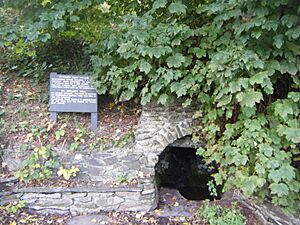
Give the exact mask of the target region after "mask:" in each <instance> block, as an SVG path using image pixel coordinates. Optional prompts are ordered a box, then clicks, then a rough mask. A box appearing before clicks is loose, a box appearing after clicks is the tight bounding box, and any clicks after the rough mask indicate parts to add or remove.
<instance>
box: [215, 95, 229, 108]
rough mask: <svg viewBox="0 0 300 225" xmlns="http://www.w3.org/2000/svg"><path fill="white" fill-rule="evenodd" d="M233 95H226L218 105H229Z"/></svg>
mask: <svg viewBox="0 0 300 225" xmlns="http://www.w3.org/2000/svg"><path fill="white" fill-rule="evenodd" d="M231 99H232V95H224V96H223V97H222V98H221V99H220V100H219V101H218V104H217V107H221V106H224V105H228V104H229V103H230V102H231Z"/></svg>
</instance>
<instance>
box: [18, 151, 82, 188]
mask: <svg viewBox="0 0 300 225" xmlns="http://www.w3.org/2000/svg"><path fill="white" fill-rule="evenodd" d="M55 171H57V175H58V176H63V178H64V179H66V180H69V179H70V178H71V177H75V176H76V175H77V172H78V171H79V169H78V168H76V167H71V168H69V169H67V168H64V167H63V166H62V165H61V163H60V160H59V157H58V155H57V154H56V153H55V151H53V150H52V149H51V147H50V146H47V147H44V146H42V147H40V148H37V147H36V148H34V150H33V152H32V154H31V155H30V156H29V157H28V159H26V160H24V161H23V168H22V169H21V170H19V171H17V172H16V173H15V176H16V177H17V178H18V179H19V180H20V181H25V182H28V181H33V180H45V179H50V178H52V177H53V175H54V172H55Z"/></svg>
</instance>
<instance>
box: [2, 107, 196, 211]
mask: <svg viewBox="0 0 300 225" xmlns="http://www.w3.org/2000/svg"><path fill="white" fill-rule="evenodd" d="M193 113H194V110H193V109H192V108H183V107H182V106H181V104H180V105H172V106H169V107H163V106H159V105H156V104H149V105H147V106H145V107H143V109H142V113H141V117H140V121H139V124H138V126H137V129H136V130H135V141H134V142H133V143H131V144H128V145H126V146H125V147H123V148H116V147H111V148H109V149H106V150H105V151H103V152H91V153H90V152H89V151H86V152H81V153H76V155H75V156H72V157H70V156H69V155H68V154H66V155H63V154H62V153H61V154H62V155H61V156H62V158H63V159H65V160H66V162H67V163H68V164H70V165H75V166H77V167H79V168H80V174H79V175H78V178H77V177H76V179H82V180H86V181H89V182H98V183H101V184H103V185H102V186H101V187H89V186H85V187H80V188H78V187H77V188H58V187H47V188H23V189H15V190H10V191H9V192H2V194H1V193H0V195H2V198H3V196H5V199H12V198H20V199H23V200H24V201H25V202H26V203H27V206H28V207H29V208H31V209H34V210H38V211H41V212H56V213H65V212H71V213H72V214H77V213H83V212H86V213H93V212H97V211H99V210H138V211H149V210H151V209H154V208H155V207H156V206H157V201H158V192H157V187H156V184H155V165H156V163H157V162H158V159H159V155H160V154H161V153H162V152H163V151H164V149H165V148H166V147H167V146H169V145H177V146H178V145H179V146H180V145H190V144H191V143H190V142H188V143H185V142H184V141H182V140H184V137H186V136H188V135H190V134H191V126H192V115H193ZM13 152H14V149H10V150H6V151H4V157H3V159H4V161H6V162H7V163H8V164H10V165H13V164H14V163H13V162H15V164H16V165H18V160H19V158H18V157H15V158H14V154H12V153H13ZM15 155H16V154H15ZM12 169H13V168H12ZM118 175H123V176H125V177H126V179H135V180H136V181H137V183H136V185H133V186H128V187H111V186H109V185H107V184H109V183H111V182H113V181H115V180H116V177H117V176H118ZM0 197H1V196H0Z"/></svg>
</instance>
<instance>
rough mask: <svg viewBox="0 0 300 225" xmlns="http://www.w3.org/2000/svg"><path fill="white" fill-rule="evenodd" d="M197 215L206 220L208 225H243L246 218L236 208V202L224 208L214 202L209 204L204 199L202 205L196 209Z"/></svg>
mask: <svg viewBox="0 0 300 225" xmlns="http://www.w3.org/2000/svg"><path fill="white" fill-rule="evenodd" d="M197 216H198V217H200V218H202V219H204V220H206V221H207V222H208V223H209V224H210V225H244V224H246V218H245V217H244V216H243V214H242V213H241V212H240V210H239V209H238V208H237V205H236V203H233V204H232V206H231V207H229V208H225V207H222V206H220V205H216V204H211V205H210V204H209V201H205V202H204V203H203V206H202V207H201V208H200V209H198V211H197Z"/></svg>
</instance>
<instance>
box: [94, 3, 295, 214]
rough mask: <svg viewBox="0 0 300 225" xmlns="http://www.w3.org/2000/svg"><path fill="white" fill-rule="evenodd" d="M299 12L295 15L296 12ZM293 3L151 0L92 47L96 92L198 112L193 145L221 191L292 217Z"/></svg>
mask: <svg viewBox="0 0 300 225" xmlns="http://www.w3.org/2000/svg"><path fill="white" fill-rule="evenodd" d="M295 6H296V7H295ZM299 13H300V7H299V4H297V1H287V0H276V1H272V2H270V1H235V0H234V1H223V0H218V1H208V2H206V1H203V2H202V4H199V3H198V1H166V0H157V1H155V2H154V3H153V6H152V9H150V10H149V11H148V12H147V13H144V14H143V15H142V16H136V15H126V16H124V17H123V21H122V23H120V24H118V25H116V26H115V27H113V29H112V33H111V35H110V36H109V37H108V38H107V39H105V40H104V41H102V42H100V43H99V44H98V43H97V44H94V45H92V48H93V49H95V53H94V55H93V56H92V64H93V68H94V71H93V72H92V73H91V75H92V77H93V78H94V80H95V85H96V86H97V89H98V91H99V93H101V94H102V93H105V92H109V93H110V94H112V95H114V96H115V97H116V99H118V100H120V101H124V100H129V99H131V98H134V97H136V96H137V95H138V96H139V97H140V99H141V103H142V104H146V103H148V102H150V101H152V100H156V101H157V102H158V103H161V104H168V103H170V102H172V101H174V99H176V98H180V97H185V98H186V101H185V103H184V105H189V104H191V103H193V102H197V103H199V104H200V108H199V111H198V112H197V113H196V115H195V118H201V121H202V123H201V124H202V125H201V126H200V127H196V128H195V131H194V139H195V140H197V139H200V140H205V141H206V146H205V148H199V149H198V154H199V155H202V156H203V157H204V158H205V159H206V161H207V162H208V163H210V162H213V161H214V162H216V163H217V164H218V165H219V170H218V173H216V174H214V178H215V181H216V183H217V184H218V185H220V184H224V190H228V189H231V188H240V189H242V190H243V192H244V193H245V194H247V195H253V194H255V195H257V196H259V197H262V198H270V199H272V202H273V203H275V204H278V205H281V206H284V207H286V209H287V210H290V211H293V210H295V209H299V194H298V192H299V188H300V182H299V170H297V168H296V167H295V162H296V161H295V155H296V154H299V143H300V126H299V125H300V122H299V102H300V101H299V100H300V93H299V85H300V80H299V70H300V61H299V55H300V42H299V40H300V38H299V37H300V19H299V18H300V17H299Z"/></svg>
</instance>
